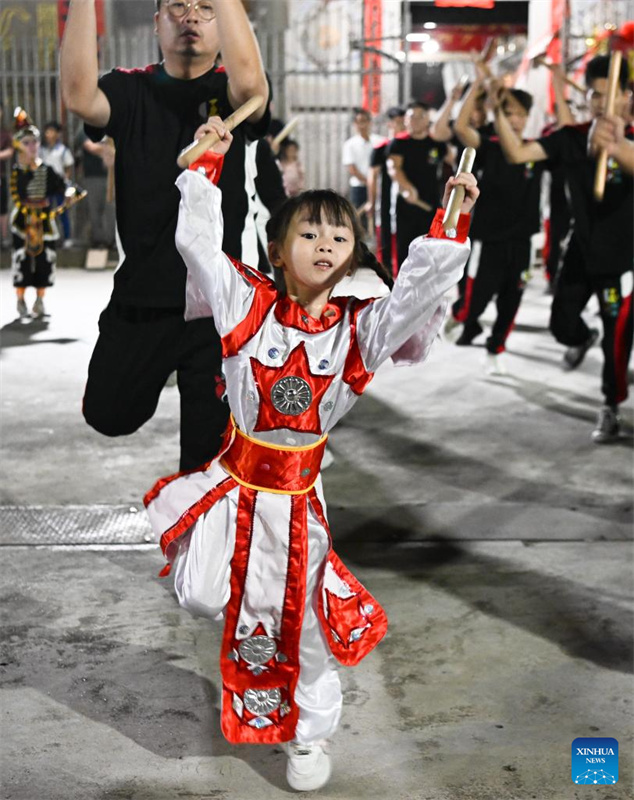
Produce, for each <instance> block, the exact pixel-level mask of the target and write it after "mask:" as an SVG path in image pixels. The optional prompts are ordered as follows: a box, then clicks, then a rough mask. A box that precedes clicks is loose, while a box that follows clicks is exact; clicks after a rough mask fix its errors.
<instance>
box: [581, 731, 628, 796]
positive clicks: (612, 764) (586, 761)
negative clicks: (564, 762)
mask: <svg viewBox="0 0 634 800" xmlns="http://www.w3.org/2000/svg"><path fill="white" fill-rule="evenodd" d="M618 779H619V743H618V742H617V740H616V739H609V738H604V737H598V736H596V737H593V738H592V739H590V738H587V739H586V738H579V739H575V740H574V742H573V743H572V782H573V783H577V784H579V785H581V784H584V785H587V786H592V785H602V786H605V785H606V784H613V783H616V782H617V781H618Z"/></svg>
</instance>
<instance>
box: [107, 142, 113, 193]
mask: <svg viewBox="0 0 634 800" xmlns="http://www.w3.org/2000/svg"><path fill="white" fill-rule="evenodd" d="M105 141H106V142H107V143H108V144H109V145H112V146H113V147H114V141H113V140H112V138H111V137H110V136H106V139H105ZM113 202H114V164H111V165H110V166H109V167H108V177H107V180H106V203H113Z"/></svg>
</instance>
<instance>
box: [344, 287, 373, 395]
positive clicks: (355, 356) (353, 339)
mask: <svg viewBox="0 0 634 800" xmlns="http://www.w3.org/2000/svg"><path fill="white" fill-rule="evenodd" d="M373 302H374V299H373V298H368V299H366V300H357V299H356V298H355V299H354V300H353V302H352V303H351V305H350V347H349V349H348V355H347V356H346V363H345V364H344V367H343V375H342V378H343V380H344V381H345V382H346V383H347V384H348V386H350V388H351V389H352V391H353V392H354V393H355V394H361V393H362V392H363V391H364V389H365V388H366V386H367V385H368V384H369V383H370V381H371V380H372V378H373V377H374V373H373V372H368V370H367V369H366V368H365V364H364V363H363V358H362V357H361V350H360V348H359V340H358V338H357V317H358V315H359V311H361V309H363V308H365V307H366V306H367V305H369V304H370V303H373Z"/></svg>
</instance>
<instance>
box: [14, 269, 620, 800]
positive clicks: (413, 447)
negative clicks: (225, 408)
mask: <svg viewBox="0 0 634 800" xmlns="http://www.w3.org/2000/svg"><path fill="white" fill-rule="evenodd" d="M111 281H112V275H111V273H110V272H86V271H83V270H71V269H65V270H60V272H59V275H58V284H57V286H56V287H55V288H54V289H53V290H52V291H51V292H50V295H49V298H48V299H47V305H48V308H49V310H50V311H51V314H52V316H51V317H50V318H48V319H47V320H45V321H44V322H31V323H28V324H21V323H18V322H16V321H15V312H14V298H13V293H12V290H11V288H10V282H9V275H8V273H7V272H6V271H3V272H2V273H0V289H1V290H2V296H1V298H0V327H1V330H2V339H3V346H4V352H3V357H2V362H1V366H2V456H3V459H2V489H1V492H2V494H1V495H0V519H2V520H3V522H4V524H3V531H2V537H3V538H2V542H3V547H2V551H1V553H2V566H3V569H2V599H3V601H4V603H3V607H4V609H5V614H4V618H3V623H4V636H3V644H4V647H3V652H2V655H1V656H0V658H1V661H0V680H1V683H2V690H3V691H2V694H1V695H0V696H1V698H2V700H1V713H2V731H3V736H2V763H1V774H2V783H1V791H0V798H2V800H5V799H6V800H44V799H46V800H177V799H178V798H198V800H209V799H210V798H222V800H247V799H248V800H250V799H251V798H254V797H261V798H264V800H269V799H270V800H277V798H284V797H289V796H291V795H292V794H293V793H292V792H291V791H290V790H289V789H288V788H287V786H286V784H285V780H284V756H283V755H282V753H281V751H280V749H279V748H275V747H243V748H235V747H232V746H231V745H229V744H227V743H226V742H225V741H224V740H223V738H222V736H221V734H220V733H219V725H218V701H219V696H218V691H219V681H218V666H217V657H218V647H219V642H220V629H219V628H217V627H214V626H212V625H210V624H208V623H207V622H205V621H202V620H199V619H193V618H191V617H190V616H189V615H188V614H187V613H185V612H183V611H181V610H180V609H179V607H178V605H177V604H176V601H175V599H174V597H173V594H172V591H171V587H170V585H169V580H160V579H159V578H158V577H157V573H158V571H159V569H160V568H161V566H162V563H163V562H162V558H161V556H160V553H159V552H158V550H157V546H156V545H155V544H153V543H151V542H148V541H147V540H148V539H150V538H151V537H150V536H149V533H148V529H147V522H146V520H145V518H144V516H143V512H142V511H141V509H142V506H141V502H140V501H141V497H142V495H143V493H144V492H145V491H146V490H147V489H148V488H149V487H150V486H151V484H152V483H153V482H154V480H155V479H156V478H157V477H158V476H160V475H162V474H166V473H169V472H172V471H174V470H175V468H176V465H177V461H178V436H177V416H178V396H177V390H176V389H169V388H167V389H165V391H164V393H163V396H162V399H161V403H160V406H159V409H158V411H157V414H156V416H155V417H154V419H153V420H152V421H151V422H150V423H148V425H146V426H145V428H144V429H142V430H141V431H139V432H138V433H136V434H135V435H133V436H131V437H128V438H125V439H116V440H114V439H106V438H104V437H102V436H100V435H99V434H97V433H95V432H94V431H91V430H90V429H89V428H87V427H86V426H85V424H84V423H83V420H82V417H81V413H80V402H81V395H82V388H83V383H84V380H85V373H86V367H87V363H88V359H89V356H90V352H91V348H92V345H93V342H94V340H95V337H96V333H97V316H98V312H99V310H100V308H101V307H102V306H103V305H104V304H105V302H106V300H107V297H108V295H109V292H110V286H111ZM357 284H358V286H359V291H360V292H367V291H372V290H373V289H374V287H373V286H372V280H371V278H370V277H368V275H366V274H363V275H361V276H360V278H359V279H358V280H357ZM548 307H549V298H548V297H547V296H546V295H545V294H544V287H543V282H542V279H541V275H539V274H538V275H536V277H535V278H534V280H533V282H532V283H531V284H530V285H529V288H528V290H527V293H526V297H525V302H524V304H523V306H522V308H521V310H520V314H519V316H518V320H517V325H516V328H515V330H514V332H513V333H512V335H511V337H510V340H509V352H508V354H507V366H508V370H509V375H508V376H506V377H502V378H500V377H498V378H491V377H488V376H486V374H485V373H484V371H483V367H482V363H481V361H482V357H483V349H482V347H481V346H474V347H471V348H457V347H455V346H453V345H452V344H450V343H449V342H439V343H437V345H436V346H435V348H434V351H433V353H432V356H431V358H430V360H429V361H428V362H427V364H425V365H423V366H421V367H415V368H410V369H403V368H398V369H397V368H394V367H391V366H385V367H384V368H382V369H381V370H380V371H379V373H378V374H377V376H376V378H375V380H374V381H373V383H372V384H371V385H370V387H369V389H368V390H367V392H366V395H365V396H364V397H363V398H362V399H361V400H360V402H359V403H358V404H357V406H356V407H355V408H354V409H353V411H352V412H351V413H350V414H349V416H348V417H347V418H346V419H345V420H344V422H343V423H342V424H341V425H340V427H339V428H338V429H337V430H336V431H335V432H334V434H333V435H332V437H331V448H332V451H333V453H334V455H335V463H334V464H333V466H332V467H330V468H329V469H328V470H327V471H326V472H325V474H324V483H325V490H326V496H327V498H328V499H329V513H330V518H331V524H332V529H333V535H334V538H335V547H336V550H337V552H338V553H339V555H341V556H342V558H343V559H344V561H346V563H347V564H348V565H349V566H350V567H351V568H352V570H353V572H354V573H355V574H356V575H357V577H359V579H360V580H361V581H362V582H363V583H365V584H366V585H367V586H368V588H369V589H370V590H371V591H372V593H373V594H375V595H376V597H377V598H378V599H379V600H380V601H381V603H382V604H383V605H384V607H385V608H386V610H387V613H388V616H389V619H390V629H389V632H388V634H387V636H386V638H385V640H384V641H383V642H382V643H381V644H380V645H379V647H378V648H377V649H376V650H375V651H374V653H372V654H371V655H370V656H368V658H367V659H366V660H365V661H364V662H363V663H362V664H361V665H360V666H359V667H357V668H355V669H352V670H349V669H344V668H342V670H341V673H342V680H343V684H344V689H345V700H344V713H343V719H342V726H341V729H340V731H339V733H338V735H337V737H336V738H335V740H334V742H333V759H334V766H335V771H334V775H333V778H332V781H331V783H330V784H329V786H328V787H327V788H326V789H324V790H323V791H322V792H321V793H320V795H321V796H323V797H325V798H342V800H343V799H345V800H353V799H354V800H356V798H359V800H361V798H372V799H374V798H376V799H377V800H378V799H379V798H381V800H383V799H389V800H406V799H407V800H414V799H416V800H568V799H569V798H570V799H571V800H572V798H574V799H575V800H577V799H579V800H581V799H582V798H583V800H585V798H590V797H591V798H601V800H621V798H623V800H625V798H631V797H632V796H633V775H634V763H633V762H634V759H633V748H632V741H633V734H634V725H633V714H632V699H633V697H634V693H633V692H632V671H633V658H632V652H633V641H634V636H633V630H634V626H633V624H632V622H633V588H634V577H633V570H632V564H633V559H632V416H633V414H632V403H631V401H629V402H628V403H627V404H626V405H625V406H624V407H623V416H624V420H625V433H624V436H623V439H622V441H621V442H620V443H618V444H617V445H613V446H596V445H593V444H592V443H591V441H590V432H591V430H592V427H593V423H594V419H595V416H596V412H597V409H598V407H599V405H600V394H599V372H600V365H601V353H600V350H599V349H598V348H593V349H592V350H591V351H590V353H589V354H588V356H587V358H586V360H585V362H584V363H583V365H582V366H581V367H580V368H579V369H578V370H576V371H575V372H564V371H563V370H562V369H561V355H562V349H561V347H559V346H558V345H557V344H556V343H555V342H554V341H553V340H552V338H551V337H550V336H549V334H548V333H547V332H546V330H545V326H546V322H547V317H548ZM490 311H491V310H489V312H490ZM588 318H589V320H591V321H592V320H594V312H593V310H592V309H590V310H589V312H588ZM485 320H490V313H489V315H488V317H485ZM596 322H597V323H598V320H596ZM577 737H613V738H616V739H617V740H618V742H619V746H620V765H619V780H618V783H616V784H615V785H612V786H607V785H601V786H577V785H575V784H574V783H573V781H572V779H571V744H572V741H573V740H574V739H575V738H577Z"/></svg>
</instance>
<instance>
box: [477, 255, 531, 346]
mask: <svg viewBox="0 0 634 800" xmlns="http://www.w3.org/2000/svg"><path fill="white" fill-rule="evenodd" d="M530 257H531V242H530V239H520V240H518V241H507V242H482V249H481V251H480V261H479V264H478V265H477V272H476V273H475V276H474V277H473V283H472V285H471V286H470V287H467V289H466V291H465V299H464V306H463V312H462V313H463V314H464V320H465V333H466V335H467V336H469V335H471V334H474V335H476V334H477V333H479V332H480V330H481V328H480V325H479V323H478V318H479V317H480V315H481V314H482V313H483V312H484V309H485V308H486V307H487V305H488V304H489V302H490V300H492V299H493V297H495V298H496V306H497V317H496V318H495V322H494V323H493V328H492V329H491V335H490V336H489V338H488V339H487V341H486V348H487V350H488V351H489V352H490V353H502V352H503V351H504V349H505V343H506V340H507V338H508V335H509V333H510V332H511V330H512V328H513V323H514V321H515V315H516V314H517V310H518V308H519V306H520V301H521V299H522V295H523V294H524V288H525V286H526V281H525V275H524V274H525V273H526V271H527V270H528V268H529V266H530Z"/></svg>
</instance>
